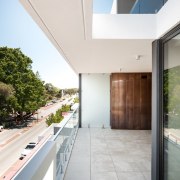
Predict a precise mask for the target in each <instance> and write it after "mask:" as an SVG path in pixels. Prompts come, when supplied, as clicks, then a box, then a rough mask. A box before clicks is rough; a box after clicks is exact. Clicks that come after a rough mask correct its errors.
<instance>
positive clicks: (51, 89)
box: [44, 83, 60, 100]
mask: <svg viewBox="0 0 180 180" xmlns="http://www.w3.org/2000/svg"><path fill="white" fill-rule="evenodd" d="M44 87H45V89H46V94H47V96H48V99H49V100H51V99H53V98H55V97H58V95H59V91H60V90H59V89H58V88H57V87H55V86H53V85H52V84H51V83H46V84H45V85H44Z"/></svg>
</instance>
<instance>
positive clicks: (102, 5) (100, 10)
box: [93, 0, 113, 14]
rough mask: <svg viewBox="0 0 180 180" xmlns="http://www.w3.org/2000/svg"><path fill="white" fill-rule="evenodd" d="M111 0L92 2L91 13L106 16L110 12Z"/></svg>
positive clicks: (95, 0)
mask: <svg viewBox="0 0 180 180" xmlns="http://www.w3.org/2000/svg"><path fill="white" fill-rule="evenodd" d="M112 3H113V0H93V12H94V13H97V14H108V13H110V12H111V8H112Z"/></svg>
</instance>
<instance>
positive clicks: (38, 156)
mask: <svg viewBox="0 0 180 180" xmlns="http://www.w3.org/2000/svg"><path fill="white" fill-rule="evenodd" d="M58 128H59V129H58ZM55 132H57V133H55V135H53V136H52V137H50V138H49V139H48V141H46V142H45V143H44V144H43V145H42V146H41V147H40V149H39V150H38V151H37V152H36V153H35V154H34V155H33V156H32V157H30V158H29V157H28V159H29V160H27V162H26V163H25V165H24V166H23V167H22V168H21V169H20V170H19V171H18V172H17V173H16V175H15V176H14V177H13V178H12V179H15V180H19V179H44V180H46V179H47V180H49V179H58V180H62V179H64V180H81V179H82V180H101V179H103V180H105V179H108V180H109V179H111V180H121V179H122V180H126V179H132V180H136V179H137V180H150V179H151V131H148V130H112V129H110V128H106V129H105V128H79V129H78V108H77V109H75V110H74V112H73V113H72V114H71V115H70V116H69V117H67V118H66V119H64V120H63V121H62V122H61V123H60V124H59V126H58V127H56V129H55ZM42 139H43V138H42ZM7 178H8V176H6V178H5V179H7Z"/></svg>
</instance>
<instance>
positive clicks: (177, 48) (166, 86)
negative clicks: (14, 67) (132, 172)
mask: <svg viewBox="0 0 180 180" xmlns="http://www.w3.org/2000/svg"><path fill="white" fill-rule="evenodd" d="M163 81H164V82H163V114H164V180H179V179H180V35H178V36H176V37H175V38H173V39H171V40H170V41H168V42H167V43H166V44H165V46H164V75H163Z"/></svg>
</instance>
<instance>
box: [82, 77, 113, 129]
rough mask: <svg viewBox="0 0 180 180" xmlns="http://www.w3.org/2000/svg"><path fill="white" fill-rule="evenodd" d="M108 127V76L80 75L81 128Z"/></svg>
mask: <svg viewBox="0 0 180 180" xmlns="http://www.w3.org/2000/svg"><path fill="white" fill-rule="evenodd" d="M88 124H89V125H90V127H102V126H103V125H104V126H105V127H110V75H109V74H89V75H88V74H82V127H88Z"/></svg>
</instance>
